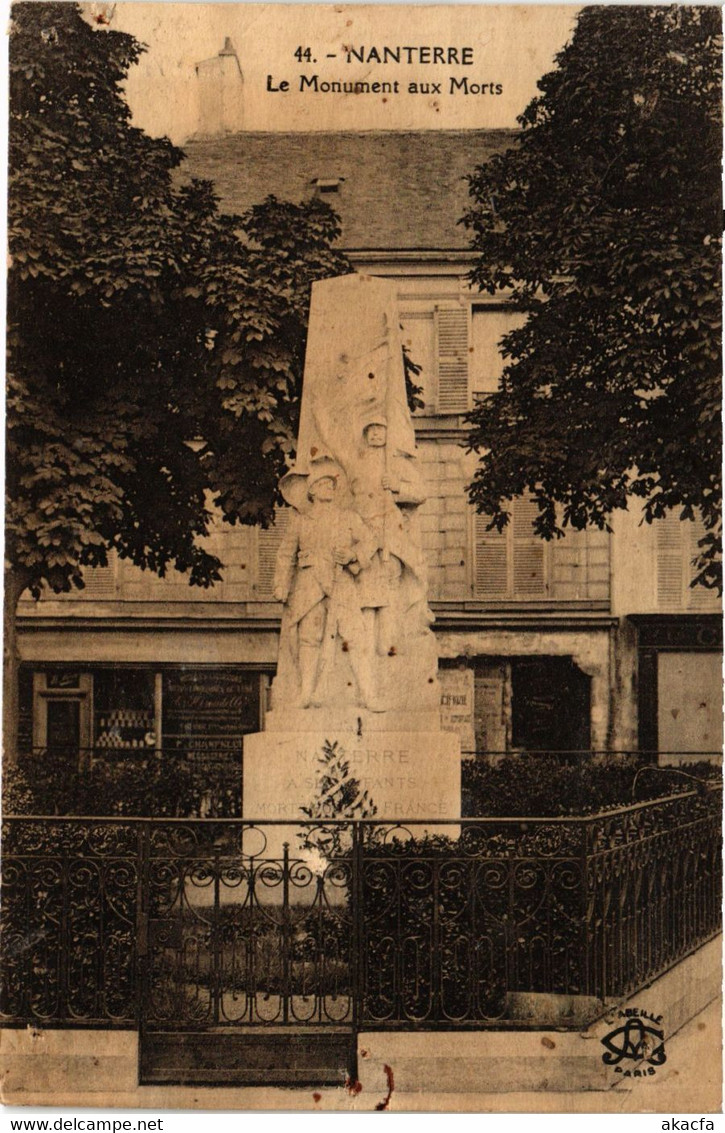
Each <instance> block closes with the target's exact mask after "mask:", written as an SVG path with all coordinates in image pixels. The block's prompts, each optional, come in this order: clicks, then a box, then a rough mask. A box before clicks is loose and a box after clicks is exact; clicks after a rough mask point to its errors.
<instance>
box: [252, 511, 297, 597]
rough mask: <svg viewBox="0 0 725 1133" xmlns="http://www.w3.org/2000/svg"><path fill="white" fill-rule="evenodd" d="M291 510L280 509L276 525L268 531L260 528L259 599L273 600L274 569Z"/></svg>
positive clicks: (258, 533) (258, 561)
mask: <svg viewBox="0 0 725 1133" xmlns="http://www.w3.org/2000/svg"><path fill="white" fill-rule="evenodd" d="M289 516H290V509H289V508H278V509H277V511H276V512H275V517H274V523H273V524H272V526H271V527H267V528H266V529H264V528H260V529H259V531H258V532H257V536H258V552H257V597H258V598H271V597H272V590H273V587H274V569H275V565H276V562H277V551H278V550H279V545H280V543H281V542H282V539H283V537H284V533H285V531H286V530H287V524H288V522H289Z"/></svg>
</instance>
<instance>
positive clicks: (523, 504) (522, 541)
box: [511, 497, 546, 598]
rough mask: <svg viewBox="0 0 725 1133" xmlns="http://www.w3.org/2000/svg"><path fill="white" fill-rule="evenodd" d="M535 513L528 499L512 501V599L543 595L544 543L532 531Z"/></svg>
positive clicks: (534, 506)
mask: <svg viewBox="0 0 725 1133" xmlns="http://www.w3.org/2000/svg"><path fill="white" fill-rule="evenodd" d="M537 514H538V508H537V506H536V503H535V502H534V500H532V499H527V498H525V497H521V498H520V499H517V500H514V504H513V518H512V521H511V525H512V527H513V592H514V597H516V598H543V597H544V596H545V594H546V574H545V566H546V562H545V553H546V545H545V543H544V541H543V540H542V539H540V538H539V537H538V535H536V534H535V533H534V528H533V526H532V525H533V521H534V518H535V516H536V515H537Z"/></svg>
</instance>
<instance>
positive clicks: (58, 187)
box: [5, 3, 350, 747]
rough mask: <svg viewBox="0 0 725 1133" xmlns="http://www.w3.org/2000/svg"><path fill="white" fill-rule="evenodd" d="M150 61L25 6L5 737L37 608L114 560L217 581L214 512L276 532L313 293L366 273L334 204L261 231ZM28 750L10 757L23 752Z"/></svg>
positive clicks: (50, 12) (12, 312) (276, 212)
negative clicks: (211, 528)
mask: <svg viewBox="0 0 725 1133" xmlns="http://www.w3.org/2000/svg"><path fill="white" fill-rule="evenodd" d="M142 50H143V48H142V47H141V45H139V44H138V43H137V42H136V41H135V40H134V39H133V37H131V36H129V35H125V34H121V33H118V32H115V31H107V30H94V28H93V27H91V26H90V24H88V23H87V22H86V21H85V20H84V19H83V18H82V16H81V14H80V11H79V9H78V8H77V6H76V5H74V4H66V3H50V4H46V3H43V4H35V3H19V4H16V5H15V6H14V8H13V12H12V26H11V58H10V96H11V114H10V143H9V241H10V251H11V257H12V259H11V267H10V273H9V293H8V323H9V330H8V354H9V359H8V401H7V412H8V441H7V495H8V503H7V535H6V563H7V570H6V611H5V612H6V618H5V630H6V638H5V640H6V686H5V692H6V705H7V708H8V712H7V714H6V724H7V726H8V731H7V732H6V737H7V736H11V735H12V719H13V716H14V710H15V703H16V684H17V682H16V679H15V671H14V669H15V666H14V661H15V643H14V637H13V621H14V612H15V608H16V605H17V600H18V597H19V596H20V594H21V593H22V592H23V591H24V590H25V589H27V588H30V590H31V591H32V593H33V594H35V595H36V596H37V595H38V594H39V592H40V590H41V588H42V587H48V588H50V589H51V590H52V591H56V592H60V591H67V590H69V589H71V587H73V586H77V587H82V586H83V580H82V568H83V566H96V565H104V564H105V563H106V561H107V554H108V552H109V550H111V549H114V550H116V551H117V552H118V553H119V554H120V555H121V557H127V558H130V559H131V560H132V561H133V562H134V563H136V564H137V565H138V566H140V567H142V568H148V569H151V570H154V571H156V572H157V573H158V574H160V575H163V574H164V572H165V571H166V569H167V568H168V567H169V566H170V565H171V566H173V567H175V568H176V569H177V570H180V571H185V572H188V574H189V577H190V581H191V582H192V583H194V584H199V585H203V586H206V585H209V584H211V583H213V581H214V580H215V579H217V578H218V577H219V567H220V564H219V562H218V560H217V559H215V558H214V557H213V556H212V555H210V554H208V553H207V552H206V551H205V550H204V549H203V548H202V547H200V545H199V541H198V540H199V537H200V536H202V535H203V534H205V533H206V531H207V528H208V524H209V521H210V512H209V503H210V501H213V502H214V504H215V505H216V506H217V507H218V508H219V509H220V510H221V513H222V514H223V516H224V518H225V519H226V520H227V521H229V522H232V523H234V522H237V521H241V522H244V523H254V522H257V521H261V522H267V521H269V519H270V517H271V514H272V509H273V505H274V499H275V492H276V482H277V479H278V477H279V475H280V473H281V471H282V468H283V466H284V462H285V459H286V457H287V455H288V453H289V451H290V448H291V446H292V444H293V439H294V436H295V432H296V423H297V411H298V400H299V391H300V384H301V377H302V369H303V361H304V344H305V335H306V326H307V317H308V308H309V295H310V284H311V282H312V281H313V280H315V279H320V278H324V277H326V276H332V275H338V274H341V273H344V272H346V271H349V270H350V268H349V265H348V263H347V261H346V259H345V258H344V257H343V256H342V255H341V254H340V253H339V252H337V251H334V250H333V249H332V247H331V245H332V243H333V242H334V240H335V239H336V238H337V236H338V235H339V224H338V220H337V217H336V216H335V214H334V213H333V212H332V211H331V210H330V209H329V207H328V206H327V205H326V204H325V203H323V202H320V201H317V200H313V201H309V202H307V203H304V204H299V205H295V204H289V203H283V202H280V201H277V200H275V199H274V198H272V197H270V198H268V199H267V200H266V201H265V202H263V203H261V204H259V205H258V206H256V207H254V208H252V209H250V210H249V212H248V213H247V214H246V215H244V216H242V217H233V216H226V215H223V214H221V213H220V212H219V210H218V207H217V201H216V198H215V196H214V193H213V190H212V188H211V186H210V185H209V184H207V183H203V182H192V183H190V184H188V185H179V184H178V182H177V181H175V180H174V178H173V176H172V174H173V171H174V169H175V168H176V167H177V166H178V165H179V163H180V162H181V160H182V158H183V154H182V152H181V151H180V150H178V149H176V148H175V147H173V146H172V145H171V144H170V142H169V141H168V140H167V139H157V138H151V137H149V136H147V135H146V134H145V133H143V132H142V131H141V130H138V129H135V128H134V127H133V126H131V124H130V112H129V109H128V107H127V105H126V103H125V101H124V98H123V94H122V90H121V86H122V83H123V81H124V79H125V77H126V74H127V72H128V69H129V67H130V66H131V65H132V64H133V63H135V61H136V60H137V59H138V57H139V55H140V53H141V51H142ZM6 743H7V744H8V747H11V746H12V745H11V743H10V741H9V740H8V739H6Z"/></svg>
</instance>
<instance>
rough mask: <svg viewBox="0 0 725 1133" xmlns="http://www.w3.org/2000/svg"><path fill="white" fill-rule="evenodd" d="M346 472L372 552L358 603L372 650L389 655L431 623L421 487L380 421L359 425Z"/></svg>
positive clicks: (400, 650) (410, 463)
mask: <svg viewBox="0 0 725 1133" xmlns="http://www.w3.org/2000/svg"><path fill="white" fill-rule="evenodd" d="M375 416H377V417H378V418H379V417H380V416H381V415H380V414H377V415H376V414H373V417H375ZM351 472H352V483H351V489H352V497H353V507H354V508H355V510H356V511H357V513H358V515H360V516H361V518H362V519H363V520H364V521H365V523H366V524H367V525H368V527H369V529H370V531H371V533H372V534H373V536H374V539H375V554H374V556H373V558H372V561H371V563H370V565H369V567H368V568H367V569H366V570H365V571H364V572H363V574H362V575H361V577H360V579H359V589H360V605H361V607H362V608H363V609H364V610H370V611H374V614H375V621H374V627H373V636H374V647H375V651H376V653H377V654H378V655H379V656H384V655H387V656H390V657H394V656H395V655H396V654H400V653H406V652H408V648H409V642H410V640H411V639H412V638H415V637H416V636H419V635H420V634H421V633H425V631H426V630H427V628H428V626H429V625H430V623H431V621H432V615H431V613H430V610H429V608H428V605H427V602H426V569H425V562H424V559H423V555H422V551H421V548H420V541H419V539H418V538H417V530H416V525H415V510H416V509H417V508H418V506H419V505H420V504H422V503H423V502H424V500H425V490H424V486H423V483H422V480H421V477H420V475H419V473H418V470H417V468H416V466H415V460H414V459H413V458H412V457H410V456H407V455H404V454H401V453H392V454H391V452H390V449H389V448H388V445H387V422H386V421H384V420H371V421H370V422H369V423H368V424H367V425H366V426H365V427H364V429H363V434H362V443H361V447H360V452H359V454H358V457H357V459H356V460H355V462H354V464H351Z"/></svg>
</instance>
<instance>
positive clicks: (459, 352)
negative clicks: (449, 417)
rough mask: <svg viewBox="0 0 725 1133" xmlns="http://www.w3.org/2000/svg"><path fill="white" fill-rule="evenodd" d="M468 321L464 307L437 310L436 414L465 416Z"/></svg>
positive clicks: (467, 313) (466, 309) (466, 407)
mask: <svg viewBox="0 0 725 1133" xmlns="http://www.w3.org/2000/svg"><path fill="white" fill-rule="evenodd" d="M468 319H469V310H468V308H467V307H459V306H456V307H439V308H438V310H437V328H438V410H439V412H441V413H465V412H466V411H467V409H468Z"/></svg>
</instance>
